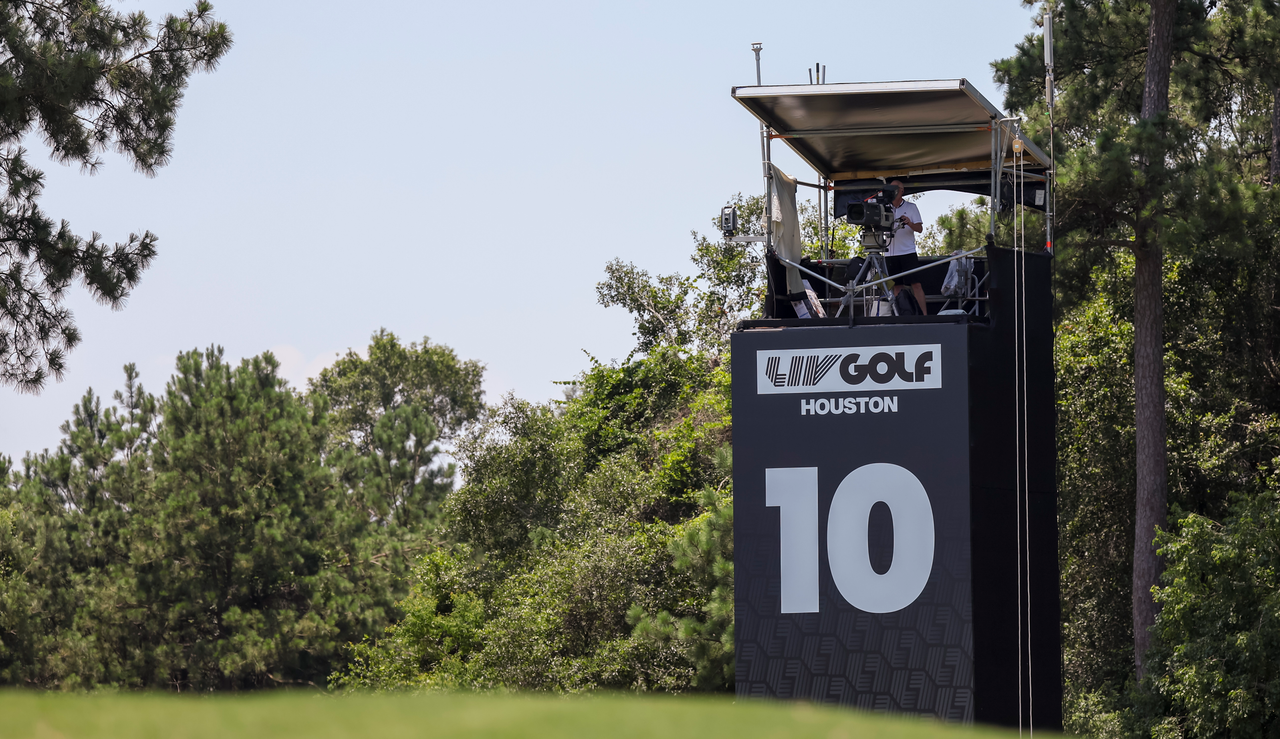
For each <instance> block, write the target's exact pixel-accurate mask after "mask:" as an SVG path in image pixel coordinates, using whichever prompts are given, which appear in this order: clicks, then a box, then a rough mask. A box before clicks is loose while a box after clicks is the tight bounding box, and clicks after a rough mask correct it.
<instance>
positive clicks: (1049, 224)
mask: <svg viewBox="0 0 1280 739" xmlns="http://www.w3.org/2000/svg"><path fill="white" fill-rule="evenodd" d="M1044 68H1045V76H1044V98H1045V103H1046V104H1047V105H1048V108H1049V171H1048V172H1046V173H1045V174H1046V177H1045V186H1044V248H1045V249H1046V250H1047V251H1048V252H1049V253H1050V254H1052V253H1053V179H1054V177H1055V176H1056V175H1057V163H1056V162H1054V160H1053V102H1054V101H1053V97H1054V95H1053V93H1054V90H1053V8H1052V7H1050V6H1046V7H1045V9H1044Z"/></svg>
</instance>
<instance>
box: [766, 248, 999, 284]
mask: <svg viewBox="0 0 1280 739" xmlns="http://www.w3.org/2000/svg"><path fill="white" fill-rule="evenodd" d="M985 248H987V247H985V246H979V247H978V248H977V249H973V250H972V251H967V252H964V253H963V254H952V255H951V256H949V257H947V258H945V259H939V260H938V261H936V262H930V263H928V264H926V265H924V266H921V267H916V268H915V269H909V270H907V271H906V272H899V273H898V274H896V275H890V276H888V277H883V278H881V279H879V280H875V281H874V282H864V283H862V284H861V285H855V286H854V287H853V288H852V289H850V288H849V286H848V285H841V284H840V283H838V282H833V281H831V280H828V279H827V278H825V277H823V276H822V275H820V274H818V273H817V272H814V271H813V270H810V269H805V268H804V267H801V266H800V265H798V264H796V263H795V262H793V261H791V260H790V259H786V258H785V257H782V256H778V261H779V262H782V263H783V264H787V265H790V266H792V267H795V268H796V269H798V270H800V271H801V272H804V273H805V274H807V275H810V276H812V277H817V278H818V279H819V280H822V281H823V282H825V283H827V284H828V285H831V286H832V287H836V288H839V289H841V290H844V291H845V292H846V293H853V292H858V291H860V290H865V289H866V288H868V287H871V286H872V285H879V284H880V283H882V282H888V281H889V280H894V279H897V278H899V277H905V276H907V275H909V274H913V273H916V272H919V271H920V270H924V269H929V268H931V267H937V266H938V265H939V264H946V263H947V262H954V261H955V260H957V259H963V258H965V257H967V256H969V255H970V254H976V253H977V252H980V251H982V250H983V249H985Z"/></svg>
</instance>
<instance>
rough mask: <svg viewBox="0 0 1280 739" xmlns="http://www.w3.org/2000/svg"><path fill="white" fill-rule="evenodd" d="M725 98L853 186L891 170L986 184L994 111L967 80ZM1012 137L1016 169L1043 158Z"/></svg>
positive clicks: (915, 179)
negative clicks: (1020, 162) (1018, 152)
mask: <svg viewBox="0 0 1280 739" xmlns="http://www.w3.org/2000/svg"><path fill="white" fill-rule="evenodd" d="M733 97H734V99H735V100H737V101H738V102H740V103H742V105H743V106H744V107H746V109H747V110H749V111H751V113H752V115H754V116H755V117H756V118H758V119H760V121H761V122H762V123H764V124H765V125H766V126H768V127H769V128H770V129H772V134H773V136H774V138H781V139H783V140H784V141H786V142H787V145H788V146H790V147H791V148H792V149H793V150H794V151H795V152H796V153H797V154H799V155H800V157H801V158H802V159H804V160H805V162H807V163H808V164H809V165H810V166H812V167H813V168H814V170H815V171H817V172H818V173H819V174H822V175H823V176H825V177H826V178H827V179H828V180H831V181H835V182H848V183H849V185H850V186H856V184H857V183H858V181H864V180H876V181H879V178H893V177H901V178H910V179H911V181H912V182H911V183H908V190H916V189H921V190H923V189H956V190H963V191H975V189H980V190H989V189H990V178H991V160H992V156H991V155H992V137H991V126H992V124H993V122H995V121H999V120H1000V119H1001V118H1003V117H1004V114H1003V113H1001V112H1000V110H999V109H998V108H996V107H995V106H994V105H992V104H991V103H990V102H988V101H987V99H986V98H984V97H983V96H982V95H981V94H980V93H979V92H978V91H977V90H975V89H973V87H972V86H971V85H970V84H969V83H968V81H967V80H964V79H958V80H919V81H909V82H855V83H849V84H835V85H829V84H822V85H764V86H752V87H735V88H733ZM1010 133H1011V131H1009V130H1008V129H1006V133H1004V135H1003V139H1004V142H1003V143H1004V146H1003V147H1002V148H1003V149H1004V156H1003V157H1002V159H1003V160H1004V163H1003V166H1006V167H1007V166H1011V165H1012V164H1013V158H1012V157H1013V142H1012V137H1011V136H1010ZM1018 137H1019V138H1021V139H1022V141H1023V144H1024V146H1025V149H1024V152H1025V155H1026V156H1025V158H1024V164H1025V166H1026V171H1028V172H1030V173H1032V174H1033V176H1034V175H1035V174H1036V173H1040V174H1042V173H1043V172H1044V171H1045V169H1046V168H1047V164H1048V162H1049V157H1048V156H1047V155H1045V153H1044V152H1043V151H1041V150H1040V148H1039V147H1037V146H1036V145H1035V144H1033V143H1031V141H1030V140H1028V139H1027V138H1026V137H1025V136H1022V135H1021V134H1019V135H1018ZM911 184H917V185H919V186H920V187H918V188H917V187H912V186H911Z"/></svg>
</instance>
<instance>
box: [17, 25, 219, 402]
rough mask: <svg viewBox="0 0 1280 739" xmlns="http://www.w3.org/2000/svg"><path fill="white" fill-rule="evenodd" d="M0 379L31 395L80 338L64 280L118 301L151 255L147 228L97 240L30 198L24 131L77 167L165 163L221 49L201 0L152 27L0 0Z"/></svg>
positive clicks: (39, 178) (148, 167)
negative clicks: (107, 155)
mask: <svg viewBox="0 0 1280 739" xmlns="http://www.w3.org/2000/svg"><path fill="white" fill-rule="evenodd" d="M0 39H2V40H3V44H4V49H5V60H4V65H3V68H2V69H0V90H3V93H0V188H2V189H3V192H4V194H3V197H0V265H3V268H2V269H0V357H3V360H2V361H0V383H3V384H8V385H14V386H16V387H18V388H19V389H22V390H30V391H36V390H39V389H40V388H41V387H42V386H43V385H44V382H45V379H46V378H47V377H48V375H49V374H52V375H53V376H54V377H58V378H60V377H62V373H63V371H64V369H65V367H66V352H67V351H68V350H69V349H71V348H72V347H74V346H75V345H76V344H77V343H78V342H79V341H80V332H79V330H78V329H77V328H76V326H75V323H74V321H73V318H72V315H71V312H70V311H69V310H67V309H66V308H65V307H64V306H63V305H62V301H63V298H64V296H65V293H66V290H67V288H68V287H69V286H70V285H71V283H72V282H74V281H80V282H82V283H83V284H84V285H85V287H86V288H87V289H88V290H89V293H90V294H91V295H93V297H94V298H95V299H97V300H98V301H100V302H103V303H106V304H109V305H111V306H113V307H117V308H118V307H120V306H122V305H123V304H124V300H125V298H127V297H128V295H129V291H130V290H132V289H133V287H134V286H135V285H136V284H137V283H138V280H139V279H140V278H141V275H142V272H143V271H144V270H145V269H146V268H147V266H148V265H149V264H150V263H151V260H152V259H153V258H154V257H155V254H156V248H155V244H156V237H155V235H154V234H152V233H151V232H149V231H148V232H144V233H143V234H142V235H141V236H139V235H137V234H131V235H130V236H129V238H128V240H127V241H125V242H123V243H117V244H114V245H108V244H106V243H103V242H102V240H101V237H99V236H98V234H96V233H95V234H93V235H92V236H91V237H90V238H88V239H85V238H82V237H80V236H77V235H75V234H74V233H72V232H71V227H70V225H69V224H68V223H67V222H66V221H62V222H61V224H55V222H54V220H53V219H51V218H50V217H49V216H47V215H46V214H45V213H44V212H42V211H41V210H40V208H39V206H38V205H37V201H38V200H39V198H40V195H41V193H42V191H43V189H44V174H43V173H41V172H40V171H39V170H37V169H35V168H34V167H32V166H31V165H30V164H28V163H27V161H26V153H25V151H24V150H23V149H22V148H21V142H22V140H23V138H24V137H26V136H28V135H31V134H33V133H34V132H36V131H38V132H39V135H40V136H41V137H42V138H43V139H44V141H45V142H46V143H47V144H48V145H49V148H50V149H51V150H52V154H53V158H54V159H56V160H57V161H58V162H60V163H62V164H72V163H75V164H79V165H80V166H81V167H82V168H83V169H85V170H87V171H90V172H92V171H94V170H96V169H97V168H98V167H99V166H101V164H102V161H101V159H100V158H99V154H100V153H101V152H102V151H103V150H105V149H107V148H108V147H111V148H114V149H115V150H117V151H118V152H120V153H121V154H123V155H124V156H125V157H126V158H127V159H128V160H129V161H130V162H132V163H133V165H134V166H135V167H136V168H137V169H138V170H139V171H141V172H143V173H145V174H147V175H154V174H155V172H156V169H157V168H159V167H162V166H164V165H165V164H167V163H168V161H169V157H170V155H171V154H172V151H173V130H174V123H175V118H176V116H177V112H178V107H179V105H180V104H181V102H182V93H183V90H184V89H185V88H186V86H187V82H188V80H189V78H190V77H191V75H192V73H194V72H198V71H209V70H212V69H213V68H214V67H215V66H217V64H218V61H219V60H220V59H221V58H222V56H223V55H224V54H225V53H226V52H227V50H228V49H229V48H230V47H231V34H230V32H228V31H227V27H226V25H224V24H222V23H220V22H218V21H216V20H215V19H214V16H213V6H212V5H210V4H209V3H208V2H205V0H200V1H199V2H197V3H196V4H195V5H194V6H193V7H192V8H191V9H190V10H188V11H186V12H185V13H182V14H179V15H168V16H166V17H165V19H164V21H163V22H161V23H160V24H158V25H155V26H153V25H152V24H151V22H150V21H148V19H147V17H146V16H145V15H143V14H142V13H141V12H133V13H129V14H123V13H119V12H116V11H114V10H112V9H110V8H108V7H105V6H102V5H99V4H97V3H92V2H86V1H85V0H48V1H45V2H31V1H29V0H17V1H15V2H6V3H4V4H3V5H0Z"/></svg>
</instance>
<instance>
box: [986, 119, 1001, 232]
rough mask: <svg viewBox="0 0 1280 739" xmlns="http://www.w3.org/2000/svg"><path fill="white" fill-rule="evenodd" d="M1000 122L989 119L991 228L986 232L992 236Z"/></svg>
mask: <svg viewBox="0 0 1280 739" xmlns="http://www.w3.org/2000/svg"><path fill="white" fill-rule="evenodd" d="M999 126H1000V124H999V123H997V122H996V119H995V118H994V117H993V118H992V119H991V202H989V203H987V206H988V210H990V211H991V230H990V231H989V232H988V233H990V234H991V236H992V238H994V237H995V235H996V198H997V197H999V196H1000V179H999V177H1000V171H999V166H998V165H997V164H996V147H997V146H999V143H998V140H999V138H1000V137H999V134H998V133H997V129H998V128H999Z"/></svg>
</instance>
